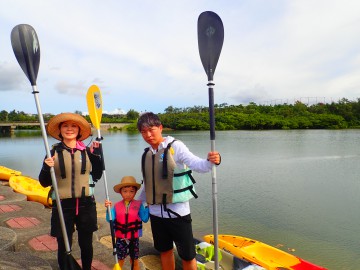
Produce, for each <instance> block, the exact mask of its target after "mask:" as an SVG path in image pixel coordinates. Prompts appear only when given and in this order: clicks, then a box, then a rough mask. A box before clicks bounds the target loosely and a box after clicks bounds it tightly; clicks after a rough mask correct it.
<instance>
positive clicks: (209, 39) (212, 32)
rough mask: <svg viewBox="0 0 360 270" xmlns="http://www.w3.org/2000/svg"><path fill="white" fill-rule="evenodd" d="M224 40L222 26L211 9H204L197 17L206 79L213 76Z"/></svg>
mask: <svg viewBox="0 0 360 270" xmlns="http://www.w3.org/2000/svg"><path fill="white" fill-rule="evenodd" d="M223 42H224V26H223V23H222V21H221V19H220V17H219V16H218V15H217V14H216V13H214V12H212V11H204V12H203V13H201V14H200V16H199V18H198V44H199V53H200V58H201V62H202V64H203V66H204V69H205V72H206V74H207V76H208V80H209V81H212V80H213V78H214V73H215V68H216V65H217V62H218V60H219V57H220V53H221V48H222V45H223Z"/></svg>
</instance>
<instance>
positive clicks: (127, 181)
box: [114, 176, 141, 193]
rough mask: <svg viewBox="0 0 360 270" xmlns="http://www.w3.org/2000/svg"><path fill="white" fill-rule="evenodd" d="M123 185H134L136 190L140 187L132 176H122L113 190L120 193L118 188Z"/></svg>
mask: <svg viewBox="0 0 360 270" xmlns="http://www.w3.org/2000/svg"><path fill="white" fill-rule="evenodd" d="M123 187H135V188H136V189H137V190H138V189H139V188H140V187H141V184H139V183H137V182H136V179H135V178H134V177H133V176H124V177H123V178H122V179H121V181H120V184H117V185H115V186H114V191H115V192H117V193H120V190H121V188H123Z"/></svg>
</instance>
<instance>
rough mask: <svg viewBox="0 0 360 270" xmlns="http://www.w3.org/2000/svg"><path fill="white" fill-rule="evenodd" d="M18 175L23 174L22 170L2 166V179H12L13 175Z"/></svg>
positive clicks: (0, 176)
mask: <svg viewBox="0 0 360 270" xmlns="http://www.w3.org/2000/svg"><path fill="white" fill-rule="evenodd" d="M13 175H15V176H18V175H21V172H19V171H16V170H13V169H10V168H7V167H4V166H0V180H8V181H9V179H10V177H11V176H13Z"/></svg>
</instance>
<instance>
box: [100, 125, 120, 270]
mask: <svg viewBox="0 0 360 270" xmlns="http://www.w3.org/2000/svg"><path fill="white" fill-rule="evenodd" d="M96 131H97V138H96V140H97V141H98V142H99V143H100V145H99V147H100V153H101V154H100V155H101V162H102V169H103V179H104V187H105V196H106V200H109V199H110V198H109V190H108V185H107V180H106V171H105V160H104V153H103V149H102V143H101V140H102V137H101V132H100V129H97V130H96ZM107 211H108V214H109V221H110V232H111V242H112V245H113V255H114V257H115V264H117V263H118V259H117V253H116V244H115V231H114V221H113V217H112V214H111V207H110V205H108V206H107Z"/></svg>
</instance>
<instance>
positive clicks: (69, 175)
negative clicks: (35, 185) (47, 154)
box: [52, 144, 95, 199]
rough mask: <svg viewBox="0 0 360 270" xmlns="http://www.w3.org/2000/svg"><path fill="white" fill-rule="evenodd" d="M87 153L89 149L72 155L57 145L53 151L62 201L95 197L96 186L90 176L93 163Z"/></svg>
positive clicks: (77, 151)
mask: <svg viewBox="0 0 360 270" xmlns="http://www.w3.org/2000/svg"><path fill="white" fill-rule="evenodd" d="M87 151H89V149H88V147H87V148H86V149H84V150H76V151H75V152H74V153H73V154H71V153H70V152H69V151H68V150H67V149H65V148H64V147H63V146H62V144H57V145H55V146H54V148H53V149H52V152H53V153H52V155H55V166H54V169H55V176H56V179H57V186H58V191H59V196H60V199H68V198H81V197H87V196H91V195H93V189H94V186H95V184H94V182H93V181H92V177H91V176H90V170H91V162H90V159H89V156H88V153H87ZM75 179H76V181H75Z"/></svg>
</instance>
